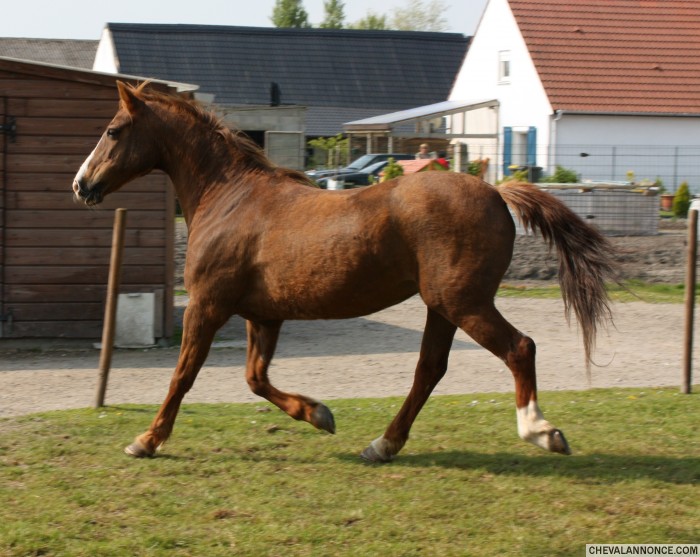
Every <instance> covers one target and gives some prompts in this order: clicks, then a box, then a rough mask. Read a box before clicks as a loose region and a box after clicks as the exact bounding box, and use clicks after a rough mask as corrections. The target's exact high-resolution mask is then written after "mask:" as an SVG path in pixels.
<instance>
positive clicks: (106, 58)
mask: <svg viewBox="0 0 700 557" xmlns="http://www.w3.org/2000/svg"><path fill="white" fill-rule="evenodd" d="M92 69H93V70H94V71H96V72H104V73H119V60H117V53H116V52H115V50H114V41H113V40H112V33H111V32H110V31H109V29H108V28H107V27H105V28H104V29H103V30H102V36H101V37H100V44H98V45H97V53H96V54H95V62H94V63H93V65H92Z"/></svg>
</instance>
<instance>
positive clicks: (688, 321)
mask: <svg viewBox="0 0 700 557" xmlns="http://www.w3.org/2000/svg"><path fill="white" fill-rule="evenodd" d="M697 241H698V212H697V211H696V210H692V211H689V212H688V261H687V267H686V274H685V342H684V343H683V379H682V382H681V393H683V394H686V395H687V394H690V390H691V377H692V371H693V325H694V313H695V282H696V270H695V266H696V260H697V254H698V244H697Z"/></svg>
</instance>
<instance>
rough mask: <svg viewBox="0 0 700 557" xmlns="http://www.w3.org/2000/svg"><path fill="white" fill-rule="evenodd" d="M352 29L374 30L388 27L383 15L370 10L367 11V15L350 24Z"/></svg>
mask: <svg viewBox="0 0 700 557" xmlns="http://www.w3.org/2000/svg"><path fill="white" fill-rule="evenodd" d="M350 27H351V28H352V29H372V30H374V31H383V30H385V29H389V24H388V23H387V19H386V16H385V15H377V14H375V13H372V12H367V15H366V16H365V17H363V18H362V19H361V20H359V21H356V22H355V23H353V24H352V25H351V26H350Z"/></svg>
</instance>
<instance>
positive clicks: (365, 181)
mask: <svg viewBox="0 0 700 557" xmlns="http://www.w3.org/2000/svg"><path fill="white" fill-rule="evenodd" d="M387 164H389V161H379V162H375V163H374V164H370V165H369V166H367V167H365V168H363V169H362V170H358V171H357V172H348V173H345V174H340V175H335V174H334V175H333V176H325V177H323V178H319V179H318V180H316V183H317V184H318V185H319V187H321V188H323V189H328V190H332V189H345V190H347V189H351V188H356V187H358V186H369V185H370V183H373V182H372V181H371V178H370V177H374V179H378V178H379V173H380V172H381V171H382V170H384V167H385V166H386V165H387ZM329 182H330V183H329Z"/></svg>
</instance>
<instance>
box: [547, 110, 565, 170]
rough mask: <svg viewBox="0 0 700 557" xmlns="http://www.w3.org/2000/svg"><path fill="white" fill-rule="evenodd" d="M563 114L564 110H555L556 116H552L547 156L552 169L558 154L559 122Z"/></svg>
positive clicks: (548, 164)
mask: <svg viewBox="0 0 700 557" xmlns="http://www.w3.org/2000/svg"><path fill="white" fill-rule="evenodd" d="M563 115H564V111H563V110H555V111H554V118H552V124H551V126H550V130H549V157H547V158H548V159H549V161H548V163H547V166H548V167H549V170H550V171H551V170H552V168H553V167H554V164H555V161H556V155H557V122H558V121H559V120H561V117H562V116H563Z"/></svg>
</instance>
